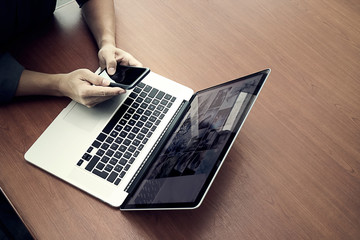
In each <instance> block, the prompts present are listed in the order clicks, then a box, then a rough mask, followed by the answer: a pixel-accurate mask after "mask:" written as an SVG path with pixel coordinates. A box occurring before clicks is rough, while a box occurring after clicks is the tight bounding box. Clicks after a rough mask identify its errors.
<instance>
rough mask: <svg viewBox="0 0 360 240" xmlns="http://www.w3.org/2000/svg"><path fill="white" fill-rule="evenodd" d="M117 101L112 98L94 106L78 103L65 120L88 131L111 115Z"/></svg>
mask: <svg viewBox="0 0 360 240" xmlns="http://www.w3.org/2000/svg"><path fill="white" fill-rule="evenodd" d="M115 107H116V106H115V102H114V101H113V100H112V99H110V100H108V101H105V102H103V103H101V104H98V105H96V106H95V107H93V108H87V107H85V106H84V105H82V104H80V103H76V104H75V105H74V106H73V108H72V109H71V110H70V111H69V112H68V113H67V114H66V116H65V117H64V120H65V121H67V122H69V123H71V124H73V125H75V126H76V127H79V128H81V129H83V130H86V131H91V130H93V129H94V127H95V126H96V125H97V124H98V122H99V121H100V120H102V119H106V118H108V117H110V116H111V114H112V113H113V111H114V108H115Z"/></svg>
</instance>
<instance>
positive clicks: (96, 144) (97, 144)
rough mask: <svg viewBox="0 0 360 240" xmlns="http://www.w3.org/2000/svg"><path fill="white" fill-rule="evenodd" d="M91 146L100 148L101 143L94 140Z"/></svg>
mask: <svg viewBox="0 0 360 240" xmlns="http://www.w3.org/2000/svg"><path fill="white" fill-rule="evenodd" d="M91 146H93V147H95V148H99V147H100V146H101V142H99V141H96V140H95V141H94V142H93V144H92V145H91Z"/></svg>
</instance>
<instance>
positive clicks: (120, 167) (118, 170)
mask: <svg viewBox="0 0 360 240" xmlns="http://www.w3.org/2000/svg"><path fill="white" fill-rule="evenodd" d="M122 169H123V167H122V166H120V165H116V167H115V168H114V170H115V171H116V172H121V170H122Z"/></svg>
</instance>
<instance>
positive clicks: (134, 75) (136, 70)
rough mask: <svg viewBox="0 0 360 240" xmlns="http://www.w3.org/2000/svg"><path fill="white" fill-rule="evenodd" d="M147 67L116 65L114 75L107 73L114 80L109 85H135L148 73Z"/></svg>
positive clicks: (123, 86)
mask: <svg viewBox="0 0 360 240" xmlns="http://www.w3.org/2000/svg"><path fill="white" fill-rule="evenodd" d="M149 71H150V70H149V69H148V68H143V67H132V66H123V65H117V67H116V72H115V74H114V75H108V76H109V77H110V78H111V79H112V80H113V81H114V82H113V83H111V84H110V86H115V87H122V88H124V89H130V88H133V87H135V85H136V84H137V83H139V82H140V81H141V80H142V79H143V78H144V77H145V76H146V75H147V74H148V73H149Z"/></svg>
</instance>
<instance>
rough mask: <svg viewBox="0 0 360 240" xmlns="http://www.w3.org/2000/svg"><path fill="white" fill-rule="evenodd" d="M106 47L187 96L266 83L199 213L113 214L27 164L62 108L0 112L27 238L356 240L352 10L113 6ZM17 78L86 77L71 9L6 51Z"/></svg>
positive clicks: (356, 65) (13, 106) (358, 44)
mask: <svg viewBox="0 0 360 240" xmlns="http://www.w3.org/2000/svg"><path fill="white" fill-rule="evenodd" d="M115 5H116V14H117V20H116V21H117V44H118V46H119V47H120V48H122V49H124V50H127V51H129V52H130V53H132V54H133V55H134V56H136V57H137V58H138V59H139V60H140V61H141V62H142V63H143V64H144V65H145V66H147V67H149V68H151V70H152V71H154V72H156V73H159V74H161V75H164V76H166V77H168V78H170V79H173V80H176V81H177V82H180V83H182V84H184V85H187V86H189V87H191V88H193V89H194V90H200V89H202V88H206V87H209V86H212V85H215V84H218V83H222V82H224V81H227V80H231V79H234V78H237V77H239V76H243V75H246V74H249V73H252V72H255V71H258V70H262V69H264V68H267V67H270V68H271V69H272V73H271V74H270V77H269V79H268V81H267V83H266V84H265V86H264V88H263V91H262V92H261V94H260V96H259V98H258V100H257V102H256V103H255V105H254V108H253V110H252V112H251V113H250V115H249V117H248V118H247V120H246V122H245V124H244V126H243V128H242V130H241V132H240V134H239V136H238V138H237V139H236V141H235V143H234V146H233V148H232V150H231V151H230V153H229V155H228V157H227V159H226V161H225V163H224V164H223V167H222V169H221V170H220V172H219V174H218V176H217V178H216V179H215V182H214V184H213V185H212V187H211V189H210V191H209V193H208V195H207V196H206V198H205V201H204V203H203V204H202V206H201V207H200V208H199V209H197V210H191V211H149V212H120V211H119V210H117V209H114V208H112V207H110V206H108V205H106V204H104V203H102V202H100V201H99V200H97V199H95V198H93V197H91V196H89V195H87V194H86V193H84V192H82V191H79V190H77V189H75V188H74V187H72V186H70V185H68V184H66V183H64V182H63V181H61V180H59V179H57V178H55V177H53V176H51V175H50V174H48V173H46V172H43V171H41V170H39V169H38V168H36V167H34V166H32V165H30V164H28V163H26V162H25V160H24V157H23V155H24V153H25V152H26V150H27V149H28V148H29V147H30V146H31V144H32V143H33V142H34V141H35V140H36V139H37V138H38V137H39V136H40V134H41V133H42V132H43V131H44V130H45V128H46V127H47V126H48V125H49V124H50V122H51V121H52V120H53V119H54V118H55V116H56V115H57V114H58V113H59V112H60V111H61V110H62V109H63V108H64V107H65V106H66V105H67V104H68V103H69V101H70V100H69V99H66V98H56V97H28V98H21V99H17V100H15V101H14V102H12V103H10V104H7V105H2V106H0V134H1V138H0V141H1V142H0V161H1V162H0V186H1V187H2V188H3V189H4V191H5V192H6V193H7V195H8V196H9V198H10V199H11V201H12V202H13V203H14V205H15V207H16V208H17V210H18V211H19V213H20V214H21V216H22V217H23V219H24V221H25V222H26V224H27V225H28V226H29V228H30V231H31V232H32V233H33V234H34V236H35V237H36V238H39V239H360V220H359V219H360V175H359V172H360V81H359V69H360V30H359V29H360V4H359V1H358V0H348V1H340V0H329V1H314V0H303V1H281V0H273V1H268V0H258V1H253V0H244V1H237V0H210V1H197V0H186V1H177V0H167V1H160V0H154V1H146V0H138V1H131V0H122V1H116V4H115ZM14 55H15V56H16V57H17V59H18V60H19V61H20V62H21V63H22V64H23V65H25V67H27V68H29V69H32V70H37V71H43V72H49V73H59V72H69V71H72V70H75V69H77V68H89V69H91V70H93V71H94V70H96V69H97V67H98V61H97V48H96V45H95V42H94V40H93V38H92V37H91V34H90V33H89V31H88V29H87V27H86V25H85V24H84V22H83V20H82V18H81V13H80V10H79V8H78V6H77V5H76V4H75V3H72V4H69V5H66V6H64V7H62V8H60V9H58V10H57V11H56V12H55V15H54V21H53V22H51V23H49V27H48V28H46V29H45V30H43V31H41V32H38V33H34V36H33V37H32V38H29V39H27V41H26V43H22V45H21V46H20V45H19V46H18V47H17V48H16V49H15V50H14Z"/></svg>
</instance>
